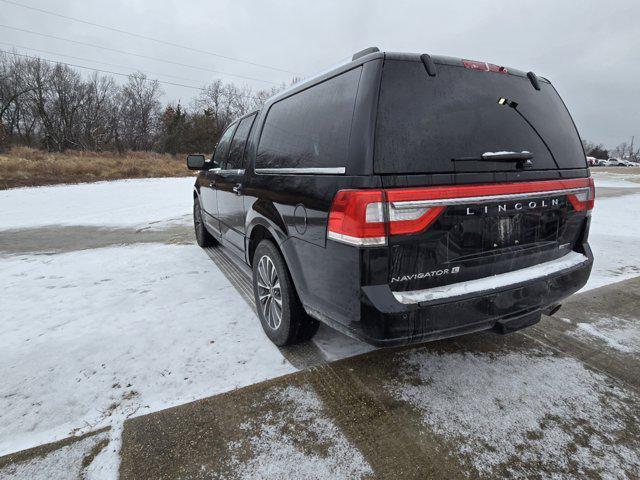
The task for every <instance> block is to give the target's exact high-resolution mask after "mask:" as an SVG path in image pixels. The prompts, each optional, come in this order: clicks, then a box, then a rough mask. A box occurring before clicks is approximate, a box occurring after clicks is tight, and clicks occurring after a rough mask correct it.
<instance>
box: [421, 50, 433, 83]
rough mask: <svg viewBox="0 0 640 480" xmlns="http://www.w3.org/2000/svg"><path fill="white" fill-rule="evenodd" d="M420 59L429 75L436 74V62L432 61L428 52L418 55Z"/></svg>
mask: <svg viewBox="0 0 640 480" xmlns="http://www.w3.org/2000/svg"><path fill="white" fill-rule="evenodd" d="M420 60H422V63H423V64H424V68H425V69H426V70H427V73H428V74H429V76H430V77H435V76H436V64H435V63H434V62H433V58H431V55H429V54H428V53H423V54H422V55H420Z"/></svg>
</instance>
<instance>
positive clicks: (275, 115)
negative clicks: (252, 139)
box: [256, 67, 362, 168]
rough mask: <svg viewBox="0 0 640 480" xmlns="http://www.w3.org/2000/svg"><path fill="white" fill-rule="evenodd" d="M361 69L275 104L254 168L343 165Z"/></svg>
mask: <svg viewBox="0 0 640 480" xmlns="http://www.w3.org/2000/svg"><path fill="white" fill-rule="evenodd" d="M361 71H362V67H360V68H356V69H353V70H350V71H348V72H345V73H343V74H342V75H339V76H337V77H335V78H332V79H330V80H327V81H325V82H322V83H320V84H318V85H315V86H313V87H311V88H309V89H308V90H304V91H302V92H300V93H297V94H295V95H293V96H291V97H288V98H285V99H284V100H280V101H279V102H276V103H274V104H273V105H272V106H271V108H270V109H269V112H268V113H267V118H266V120H265V124H264V128H263V130H262V135H261V137H260V143H259V145H258V153H257V156H256V168H308V167H316V168H322V167H345V166H346V162H347V153H348V150H349V134H350V132H351V121H352V119H353V109H354V106H355V101H356V93H357V91H358V82H359V80H360V73H361Z"/></svg>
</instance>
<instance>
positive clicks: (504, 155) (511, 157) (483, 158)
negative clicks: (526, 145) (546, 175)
mask: <svg viewBox="0 0 640 480" xmlns="http://www.w3.org/2000/svg"><path fill="white" fill-rule="evenodd" d="M532 158H533V154H532V153H531V152H527V151H522V152H485V153H483V154H482V155H480V156H479V157H461V158H452V159H451V161H452V162H515V163H517V167H518V168H531V167H533V162H532V161H531V159H532Z"/></svg>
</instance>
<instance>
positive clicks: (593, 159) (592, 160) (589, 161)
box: [587, 157, 597, 167]
mask: <svg viewBox="0 0 640 480" xmlns="http://www.w3.org/2000/svg"><path fill="white" fill-rule="evenodd" d="M596 161H597V160H596V157H587V165H589V166H590V167H593V166H595V164H596Z"/></svg>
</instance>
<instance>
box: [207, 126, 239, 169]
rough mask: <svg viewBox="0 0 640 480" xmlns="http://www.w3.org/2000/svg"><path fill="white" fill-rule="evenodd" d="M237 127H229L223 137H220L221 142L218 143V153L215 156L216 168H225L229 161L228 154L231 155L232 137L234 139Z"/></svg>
mask: <svg viewBox="0 0 640 480" xmlns="http://www.w3.org/2000/svg"><path fill="white" fill-rule="evenodd" d="M236 126H237V124H233V125H231V126H229V127H228V128H227V129H226V130H225V131H224V133H223V134H222V137H220V141H219V142H218V146H217V147H216V151H215V152H214V154H213V163H214V166H216V167H220V168H223V167H224V164H225V161H226V160H227V154H228V153H229V145H230V144H231V137H233V131H234V130H235V128H236Z"/></svg>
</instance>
